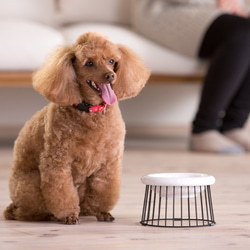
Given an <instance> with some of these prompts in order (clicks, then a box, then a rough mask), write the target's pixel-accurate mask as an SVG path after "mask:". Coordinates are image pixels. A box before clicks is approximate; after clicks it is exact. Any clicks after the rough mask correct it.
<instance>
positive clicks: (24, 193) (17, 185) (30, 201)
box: [4, 171, 51, 221]
mask: <svg viewBox="0 0 250 250" xmlns="http://www.w3.org/2000/svg"><path fill="white" fill-rule="evenodd" d="M17 176H18V175H13V176H12V177H11V179H10V195H11V199H12V201H13V202H12V203H11V204H10V205H9V206H8V207H7V208H6V209H5V211H4V217H5V218H6V219H7V220H21V221H44V220H50V219H51V214H50V213H49V211H48V210H47V209H46V207H45V203H44V199H43V196H42V193H41V189H40V177H39V173H38V172H36V171H33V172H32V173H26V175H19V176H22V178H20V177H19V176H18V177H17Z"/></svg>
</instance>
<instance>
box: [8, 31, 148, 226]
mask: <svg viewBox="0 0 250 250" xmlns="http://www.w3.org/2000/svg"><path fill="white" fill-rule="evenodd" d="M148 77H149V70H148V69H147V68H146V67H145V66H144V64H143V62H142V60H141V59H140V58H139V57H138V56H137V55H136V54H135V53H134V52H132V51H131V50H129V49H128V48H126V47H124V46H122V45H117V44H114V43H112V42H111V41H110V40H108V39H107V37H105V36H104V35H102V34H99V33H96V32H89V33H86V34H83V35H81V36H80V37H79V38H78V40H77V41H76V43H75V44H73V45H72V47H62V48H59V49H58V50H56V51H55V52H54V53H53V54H52V56H51V57H50V58H49V60H48V62H47V63H45V65H44V66H43V67H42V68H41V69H40V70H38V71H37V72H36V73H35V75H34V78H33V86H34V88H35V89H36V90H37V91H38V92H40V93H41V94H42V95H44V96H45V97H46V98H47V99H48V100H49V101H51V103H50V104H49V105H47V106H46V107H45V108H43V109H42V110H41V111H39V112H38V113H36V114H35V115H34V116H33V118H31V120H30V121H28V122H27V123H26V124H25V126H24V127H23V129H22V130H21V132H20V134H19V137H18V138H17V140H16V142H15V148H14V163H13V168H12V174H11V177H10V182H9V188H10V196H11V199H12V201H13V202H12V203H11V204H10V205H9V206H8V207H7V208H6V210H5V212H4V215H5V218H6V219H8V220H27V221H41V220H60V221H62V222H63V223H65V224H76V223H78V216H79V215H94V216H96V218H97V219H98V220H99V221H113V220H114V218H113V217H112V215H111V214H110V213H109V212H110V211H111V210H112V209H113V207H114V205H115V204H116V203H117V201H118V198H119V189H120V174H121V167H122V166H121V165H122V156H123V149H124V136H125V125H124V122H123V119H122V116H121V113H120V110H119V106H118V102H117V100H122V99H126V98H130V97H133V96H136V95H137V94H138V93H139V92H140V90H141V89H142V88H143V86H144V85H145V83H146V81H147V79H148Z"/></svg>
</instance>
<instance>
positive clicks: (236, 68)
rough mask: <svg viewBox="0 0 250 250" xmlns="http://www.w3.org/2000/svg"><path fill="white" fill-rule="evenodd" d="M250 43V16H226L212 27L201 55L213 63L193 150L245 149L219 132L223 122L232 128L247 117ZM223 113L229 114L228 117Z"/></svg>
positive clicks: (195, 122) (226, 127)
mask: <svg viewBox="0 0 250 250" xmlns="http://www.w3.org/2000/svg"><path fill="white" fill-rule="evenodd" d="M249 44H250V21H249V20H248V19H245V18H242V17H238V16H233V15H223V16H221V17H219V18H218V19H217V20H216V21H215V22H214V23H213V25H212V26H211V27H210V29H209V30H208V32H207V34H206V36H205V38H204V41H203V44H202V46H201V49H200V53H199V56H200V57H201V58H210V57H211V64H210V67H209V69H208V72H207V75H206V78H205V81H204V85H203V89H202V94H201V100H200V105H199V108H198V112H197V114H196V117H195V119H194V121H193V130H192V133H193V137H192V141H191V143H192V144H191V148H192V149H194V150H202V151H209V152H221V153H234V152H235V153H239V152H242V151H243V149H242V148H241V147H240V146H238V145H237V144H235V143H233V142H232V141H230V140H228V139H227V138H225V137H224V136H223V135H222V134H220V133H219V132H218V131H219V130H220V127H221V125H222V127H221V129H222V130H224V131H225V130H227V129H230V127H237V126H242V124H244V123H245V121H246V119H247V116H248V113H249V110H250V107H249V104H248V103H249V101H248V102H247V101H246V100H248V99H247V97H248V96H250V92H249V89H250V84H248V80H249V79H248V78H249V77H248V71H249V67H250V46H249ZM249 83H250V82H249ZM236 110H237V112H236ZM223 112H224V113H226V115H225V118H224V119H222V114H223ZM235 113H237V115H235ZM222 122H223V123H222ZM206 145H207V146H206ZM213 145H214V146H213Z"/></svg>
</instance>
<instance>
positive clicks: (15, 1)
mask: <svg viewBox="0 0 250 250" xmlns="http://www.w3.org/2000/svg"><path fill="white" fill-rule="evenodd" d="M0 6H1V7H0V17H1V19H13V18H15V19H17V18H18V19H25V20H30V21H36V22H40V23H43V24H47V25H52V26H54V25H55V16H54V13H55V10H56V5H55V1H54V0H42V1H36V0H35V1H34V0H21V1H20V0H7V1H6V0H0Z"/></svg>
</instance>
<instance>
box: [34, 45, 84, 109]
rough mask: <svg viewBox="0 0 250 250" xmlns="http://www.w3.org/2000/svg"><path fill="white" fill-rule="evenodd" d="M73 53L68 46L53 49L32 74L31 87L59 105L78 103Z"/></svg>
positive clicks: (78, 93) (79, 97)
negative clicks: (46, 59) (39, 67)
mask: <svg viewBox="0 0 250 250" xmlns="http://www.w3.org/2000/svg"><path fill="white" fill-rule="evenodd" d="M74 58H75V54H74V52H73V51H72V49H71V48H69V47H61V48H59V49H57V50H55V51H54V52H53V53H52V55H51V56H50V58H49V59H48V61H47V62H46V63H45V64H44V65H43V66H42V68H41V69H39V70H38V71H37V72H36V73H35V74H34V75H33V87H34V88H35V89H36V90H37V91H38V92H39V93H41V94H42V95H44V96H45V97H46V98H47V99H48V100H49V101H51V102H55V103H57V104H61V105H72V104H74V103H80V102H81V101H82V100H81V96H80V92H79V86H78V84H77V83H76V74H75V71H74V67H73V61H74Z"/></svg>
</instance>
